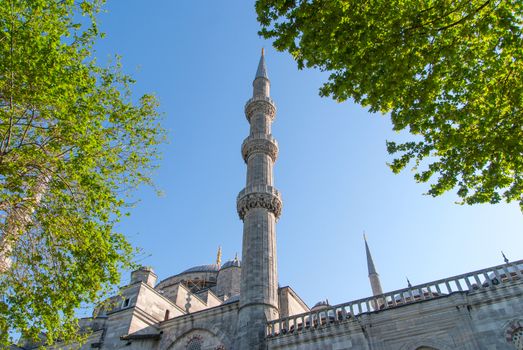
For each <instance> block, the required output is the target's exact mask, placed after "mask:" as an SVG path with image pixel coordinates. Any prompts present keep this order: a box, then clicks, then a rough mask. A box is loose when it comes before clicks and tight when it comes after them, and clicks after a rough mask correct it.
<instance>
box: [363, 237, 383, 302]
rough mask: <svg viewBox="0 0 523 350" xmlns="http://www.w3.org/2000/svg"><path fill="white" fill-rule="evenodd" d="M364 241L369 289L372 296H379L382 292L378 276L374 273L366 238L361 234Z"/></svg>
mask: <svg viewBox="0 0 523 350" xmlns="http://www.w3.org/2000/svg"><path fill="white" fill-rule="evenodd" d="M363 239H364V240H365V252H366V253H367V268H368V270H369V280H370V287H371V288H372V295H381V294H383V290H382V289H381V283H380V275H378V273H377V272H376V267H375V266H374V261H373V260H372V255H371V254H370V249H369V245H368V243H367V236H366V235H365V234H363Z"/></svg>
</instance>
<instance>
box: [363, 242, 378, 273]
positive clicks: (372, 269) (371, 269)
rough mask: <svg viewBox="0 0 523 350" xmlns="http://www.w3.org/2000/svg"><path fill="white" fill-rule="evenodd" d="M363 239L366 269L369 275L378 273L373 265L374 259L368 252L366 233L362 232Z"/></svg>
mask: <svg viewBox="0 0 523 350" xmlns="http://www.w3.org/2000/svg"><path fill="white" fill-rule="evenodd" d="M363 240H364V241H365V253H366V255H367V270H368V271H369V276H370V275H371V274H376V275H377V274H378V273H377V272H376V267H375V266H374V260H372V255H371V254H370V249H369V244H368V243H367V235H366V234H365V232H364V233H363Z"/></svg>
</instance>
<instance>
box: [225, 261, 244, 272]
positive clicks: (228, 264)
mask: <svg viewBox="0 0 523 350" xmlns="http://www.w3.org/2000/svg"><path fill="white" fill-rule="evenodd" d="M228 267H241V261H240V260H238V259H232V260H229V261H226V262H225V263H224V264H223V265H222V270H223V269H226V268H228Z"/></svg>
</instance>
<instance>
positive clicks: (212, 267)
mask: <svg viewBox="0 0 523 350" xmlns="http://www.w3.org/2000/svg"><path fill="white" fill-rule="evenodd" d="M219 269H220V265H218V264H208V265H199V266H193V267H191V268H189V269H187V270H185V271H182V272H181V273H179V275H182V274H184V273H192V272H218V270H219Z"/></svg>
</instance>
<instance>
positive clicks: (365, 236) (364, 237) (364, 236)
mask: <svg viewBox="0 0 523 350" xmlns="http://www.w3.org/2000/svg"><path fill="white" fill-rule="evenodd" d="M363 240H364V241H365V242H367V234H365V230H363Z"/></svg>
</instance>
